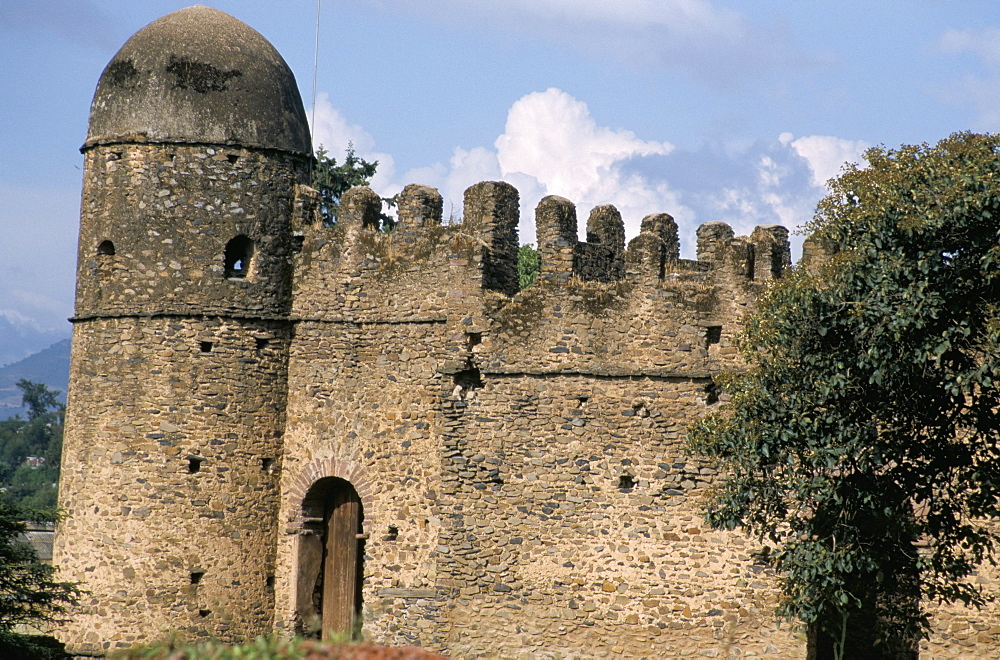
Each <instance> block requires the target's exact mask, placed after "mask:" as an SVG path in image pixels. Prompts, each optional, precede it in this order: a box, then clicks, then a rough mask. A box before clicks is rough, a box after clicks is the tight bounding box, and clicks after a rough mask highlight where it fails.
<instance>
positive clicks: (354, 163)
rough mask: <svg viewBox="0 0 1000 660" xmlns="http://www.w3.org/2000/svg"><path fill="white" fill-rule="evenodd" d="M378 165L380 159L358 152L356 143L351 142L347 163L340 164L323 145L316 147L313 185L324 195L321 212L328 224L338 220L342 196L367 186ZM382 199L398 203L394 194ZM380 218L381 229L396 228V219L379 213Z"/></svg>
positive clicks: (321, 196)
mask: <svg viewBox="0 0 1000 660" xmlns="http://www.w3.org/2000/svg"><path fill="white" fill-rule="evenodd" d="M377 168H378V161H377V160H376V161H373V162H368V161H366V160H365V159H364V158H361V157H360V156H358V155H357V154H355V153H354V145H353V144H348V145H347V151H346V155H345V157H344V162H342V163H340V164H338V163H337V159H336V158H331V157H330V156H329V154H328V152H327V151H326V149H324V148H323V147H322V146H320V148H319V149H317V150H316V161H315V163H314V164H313V175H312V187H313V188H315V189H316V190H317V191H318V192H319V194H320V199H321V201H320V213H321V215H322V216H323V223H324V224H326V225H334V224H336V223H337V213H338V211H339V209H340V198H341V196H342V195H343V194H344V193H345V192H347V191H348V190H350V189H351V188H352V187H354V186H367V185H368V182H369V181H371V178H372V177H373V176H375V171H376V169H377ZM382 202H383V203H385V204H387V205H388V206H390V207H392V206H395V204H396V200H395V198H394V197H390V198H383V199H382ZM379 221H380V225H379V228H380V229H381V230H382V231H384V232H389V231H392V228H393V227H394V226H395V225H396V221H395V219H393V218H392V217H391V216H389V215H387V214H385V213H381V214H379Z"/></svg>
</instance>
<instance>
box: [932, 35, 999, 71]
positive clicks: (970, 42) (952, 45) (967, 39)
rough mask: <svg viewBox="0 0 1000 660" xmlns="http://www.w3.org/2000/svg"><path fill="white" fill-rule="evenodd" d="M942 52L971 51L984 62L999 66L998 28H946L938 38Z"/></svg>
mask: <svg viewBox="0 0 1000 660" xmlns="http://www.w3.org/2000/svg"><path fill="white" fill-rule="evenodd" d="M938 47H939V48H940V49H941V51H942V52H944V53H949V54H953V55H954V54H958V53H963V52H966V51H968V52H972V53H975V54H976V55H978V56H979V57H980V58H982V59H983V60H984V61H985V62H986V63H988V64H990V65H993V66H1000V28H979V29H969V30H948V31H947V32H945V33H944V34H943V35H941V38H940V39H939V40H938Z"/></svg>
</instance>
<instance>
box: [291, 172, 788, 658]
mask: <svg viewBox="0 0 1000 660" xmlns="http://www.w3.org/2000/svg"><path fill="white" fill-rule="evenodd" d="M504 186H506V184H479V185H478V186H474V187H473V188H472V189H470V191H469V193H468V197H467V199H466V212H467V216H466V217H465V218H464V219H463V223H462V224H461V225H456V226H441V225H440V210H439V209H440V203H439V201H438V200H439V197H438V196H437V195H436V191H433V190H432V189H427V188H422V187H416V186H413V187H408V188H407V191H406V194H407V196H408V198H407V202H406V204H401V210H400V216H401V219H400V224H399V226H398V227H397V229H396V231H395V232H394V233H393V234H392V235H384V234H380V233H378V232H377V231H376V230H375V229H374V226H373V223H372V221H371V220H366V219H370V218H372V217H373V215H374V212H373V208H374V205H375V204H376V202H377V198H376V197H375V196H373V195H371V194H370V193H369V192H367V191H364V190H354V191H352V192H351V193H349V194H348V195H347V196H346V197H345V199H344V201H343V204H344V205H343V207H342V209H341V219H340V223H339V224H338V226H336V227H333V228H324V227H320V226H319V225H318V224H317V222H316V220H315V214H314V212H313V211H312V210H311V209H312V206H313V205H314V204H315V201H314V199H313V198H311V197H310V195H309V193H308V191H306V190H301V191H300V192H299V196H298V199H299V200H300V202H299V206H298V208H299V210H298V211H297V213H298V215H297V216H296V217H297V219H296V224H295V231H296V232H297V233H298V234H299V235H300V236H301V249H300V251H299V252H298V254H297V257H296V269H295V273H296V275H295V284H294V287H295V288H294V305H293V314H292V316H293V319H294V323H295V328H296V330H295V337H294V339H293V342H292V347H291V356H290V366H289V399H288V406H289V407H288V418H287V426H286V433H285V459H284V462H283V466H284V471H283V475H282V492H283V493H284V495H283V497H282V508H281V514H280V521H281V525H282V532H281V534H280V535H279V542H278V574H279V575H284V576H287V577H288V579H285V580H279V582H278V586H277V593H276V625H277V626H278V627H279V628H281V629H285V630H301V629H302V628H303V626H304V625H305V624H306V623H307V622H305V621H303V617H302V611H301V607H300V604H299V603H297V602H296V599H297V595H296V586H295V583H296V566H297V561H298V553H299V552H300V549H301V545H302V544H303V543H304V541H303V537H304V535H306V534H308V533H309V532H308V530H307V528H306V526H305V525H304V512H303V510H302V499H303V497H302V495H303V493H304V492H305V491H306V490H307V489H308V488H309V487H310V485H311V484H312V483H315V482H316V481H317V480H318V479H320V478H324V477H331V476H334V477H340V478H343V479H346V480H348V481H350V482H351V483H353V484H354V485H355V486H356V487H357V488H358V491H359V493H361V494H362V500H363V504H364V507H365V513H364V515H365V523H364V529H365V532H366V533H367V534H368V538H367V540H366V541H365V542H364V549H365V560H364V561H365V564H364V571H365V583H364V631H365V634H367V635H369V636H371V637H372V638H374V639H377V640H379V641H381V642H385V643H416V644H420V645H422V646H425V647H429V648H434V649H438V650H443V651H447V652H450V653H452V654H455V655H456V656H459V657H605V656H606V657H612V656H614V655H621V654H623V653H624V654H626V655H629V656H632V657H683V656H685V655H686V654H689V653H693V652H695V651H700V650H711V651H712V652H713V653H717V654H720V655H721V656H724V655H725V653H726V651H727V650H729V651H732V652H733V653H746V654H748V655H752V654H753V653H757V654H758V655H762V654H765V653H767V654H771V655H774V654H779V655H780V656H783V657H796V656H797V655H798V654H800V652H801V649H802V641H801V639H800V638H799V637H796V636H793V635H791V634H790V633H789V632H788V631H787V630H785V629H782V630H776V629H775V624H774V621H773V617H772V616H771V608H772V606H773V603H772V602H771V599H772V598H773V595H772V594H773V592H772V591H771V590H770V589H769V588H767V587H769V585H770V584H771V582H770V578H769V577H768V576H767V575H765V574H763V572H762V569H761V568H760V567H758V566H754V565H752V563H750V560H749V550H750V545H749V544H748V542H747V541H745V540H744V539H743V538H742V537H740V536H739V535H733V534H721V533H718V532H712V531H710V530H707V529H705V528H704V525H703V524H702V523H701V522H700V516H701V513H700V508H699V501H700V497H701V495H700V493H701V492H702V491H703V490H704V488H706V487H708V486H710V485H711V483H712V482H713V480H714V479H715V478H716V476H715V472H714V470H713V469H712V468H711V466H709V465H707V464H702V463H698V462H696V461H692V460H691V459H690V458H688V457H686V456H685V455H684V452H683V449H682V445H683V443H684V428H685V426H686V424H687V422H688V421H690V420H691V419H694V418H696V417H698V416H700V415H702V414H704V412H705V410H707V409H708V407H710V406H713V405H715V404H716V402H717V401H718V400H719V398H718V393H717V392H716V391H715V389H714V386H713V383H712V375H713V374H714V373H717V372H718V371H719V370H721V369H723V368H731V367H733V366H734V365H735V364H736V363H735V357H736V354H735V349H734V348H733V347H732V337H733V333H734V332H735V325H736V318H737V315H738V314H740V313H741V312H742V310H744V309H745V306H746V305H747V304H749V303H750V302H751V301H752V297H753V296H754V295H755V291H756V288H757V287H759V285H760V284H762V282H760V281H757V282H754V281H752V280H751V279H750V278H749V277H746V278H744V279H743V280H739V279H738V278H728V277H727V278H719V279H720V280H721V281H717V279H716V278H717V277H718V275H717V274H716V272H717V271H719V270H721V267H720V266H721V265H722V263H723V261H722V260H723V258H724V257H725V258H730V259H731V258H732V257H731V256H730V255H729V250H728V248H727V245H726V244H721V245H719V246H718V248H717V251H718V254H719V255H720V257H719V264H712V263H701V262H685V261H681V260H679V259H678V258H677V251H678V250H677V242H676V225H674V224H673V221H672V219H670V218H669V216H666V215H664V214H661V215H658V216H651V218H649V219H647V220H648V221H647V222H645V223H644V233H643V234H642V235H640V239H639V240H637V241H634V243H635V244H634V245H633V246H632V247H630V249H629V251H628V252H626V251H625V250H624V249H623V248H624V238H623V235H624V234H623V232H622V231H621V219H620V216H619V215H618V214H617V211H615V210H614V209H613V207H601V208H600V209H598V210H596V211H595V213H594V214H592V222H591V226H590V230H591V233H592V234H594V235H595V236H605V237H610V238H605V239H603V240H604V241H605V243H606V244H596V243H595V244H590V243H581V242H579V241H577V240H576V238H575V232H576V226H575V222H574V221H571V220H570V219H567V218H575V209H574V208H573V207H572V204H570V203H569V202H567V201H565V200H558V199H554V200H545V201H543V203H542V204H541V205H540V209H539V214H538V216H537V217H538V220H537V224H538V226H539V237H538V240H539V248H540V250H541V252H542V255H543V277H542V280H541V281H540V282H539V284H538V285H536V286H534V287H531V288H529V289H528V290H526V291H524V292H521V293H519V294H516V295H514V296H513V297H511V296H509V295H508V294H507V293H506V292H504V291H502V289H503V288H504V287H503V286H502V285H501V286H496V287H493V286H490V282H491V279H490V276H489V273H491V272H492V273H497V272H499V273H503V272H510V268H511V266H512V264H510V263H509V262H508V263H507V266H504V264H503V263H502V259H501V258H500V257H498V256H497V255H502V254H507V255H508V256H506V257H503V259H508V260H510V259H512V258H513V253H514V250H504V249H503V246H504V245H505V243H507V242H509V243H511V244H514V245H516V235H515V236H514V237H513V239H512V238H511V237H510V234H511V232H510V227H511V225H512V224H516V191H515V192H514V194H511V192H510V191H507V190H505V188H504ZM511 191H512V189H511ZM481 197H487V199H489V200H493V201H492V202H491V203H484V202H483V201H481ZM496 200H499V202H497V201H496ZM552 208H554V209H555V211H552V210H551V209H552ZM470 209H472V210H473V214H471V215H468V213H469V210H470ZM476 209H486V211H487V212H486V214H485V216H484V215H483V214H482V213H481V214H480V215H478V216H477V215H476V214H475V210H476ZM546 213H550V214H552V215H555V220H554V222H555V223H557V224H558V226H557V229H559V230H560V231H562V232H563V233H564V234H566V236H562V235H561V234H559V233H558V232H556V231H552V230H548V228H547V227H546V225H545V218H546ZM595 217H596V218H597V220H598V221H594V220H593V218H595ZM616 223H617V224H616ZM547 230H548V231H549V232H550V233H551V234H552V235H553V238H551V239H549V238H546V236H547V234H546V231H547ZM483 233H485V237H483ZM571 235H572V237H573V239H572V241H571V240H570V239H569V237H570V236H571ZM491 237H492V238H491ZM616 237H620V240H617V238H616ZM729 239H731V232H730V235H729V238H726V239H723V240H729ZM546 241H549V242H548V243H547V242H546ZM498 242H499V244H500V245H501V248H497V247H496V246H497V245H498ZM739 245H743V244H739ZM633 247H634V248H635V249H634V250H633ZM751 249H752V248H751ZM547 250H548V252H547ZM553 250H555V252H553ZM560 250H561V251H562V252H560ZM744 252H746V248H744ZM546 254H557V259H558V258H560V257H558V254H566V255H569V256H568V257H566V258H563V259H562V261H561V262H560V263H561V264H562V266H561V268H563V270H560V268H557V267H555V266H553V265H552V264H551V263H546V261H545V255H546ZM741 254H742V253H741ZM616 264H617V265H616ZM566 269H568V270H566ZM574 269H576V270H574ZM598 270H603V271H604V273H605V274H604V275H603V276H597V275H596V274H595V273H597V272H598ZM626 271H628V273H629V275H628V277H626ZM608 272H611V273H612V274H616V275H617V277H610V276H608V274H607V273H608ZM585 279H586V280H594V281H591V282H586V281H584V280H585ZM497 280H500V281H502V276H501V277H494V278H493V281H497ZM331 302H333V303H335V304H331ZM737 649H738V650H737Z"/></svg>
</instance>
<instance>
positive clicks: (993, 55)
mask: <svg viewBox="0 0 1000 660" xmlns="http://www.w3.org/2000/svg"><path fill="white" fill-rule="evenodd" d="M937 45H938V49H939V50H940V51H941V52H943V53H946V54H949V55H961V54H963V53H971V54H972V55H974V56H975V57H976V58H978V59H979V60H980V61H981V63H982V65H983V73H982V75H973V74H966V75H964V76H962V77H960V78H956V79H955V80H953V81H951V83H950V84H948V85H947V86H946V87H945V88H944V90H943V93H942V96H943V97H944V98H945V100H947V101H950V102H951V103H953V104H954V105H957V106H965V107H971V108H974V109H975V111H976V112H977V113H978V117H977V118H976V120H975V128H976V129H977V130H983V131H996V130H1000V28H978V29H976V28H973V29H968V30H948V31H947V32H945V33H944V34H943V35H942V36H941V38H940V39H939V40H938V44H937Z"/></svg>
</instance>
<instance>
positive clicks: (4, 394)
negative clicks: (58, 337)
mask: <svg viewBox="0 0 1000 660" xmlns="http://www.w3.org/2000/svg"><path fill="white" fill-rule="evenodd" d="M69 346H70V341H69V339H63V340H62V341H57V342H56V343H54V344H52V345H51V346H49V347H48V348H46V349H45V350H43V351H39V352H38V353H35V354H34V355H29V356H28V357H26V358H24V359H23V360H20V361H18V362H15V363H14V364H8V365H7V366H6V367H0V419H7V418H8V417H13V416H14V415H17V414H19V413H20V414H21V415H22V416H25V411H24V409H23V408H21V390H19V389H17V381H19V380H20V379H22V378H27V379H28V380H30V381H34V382H36V383H44V384H45V385H48V387H49V389H52V390H59V391H60V392H62V394H60V395H59V400H60V401H62V402H63V403H66V388H67V387H68V386H69Z"/></svg>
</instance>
